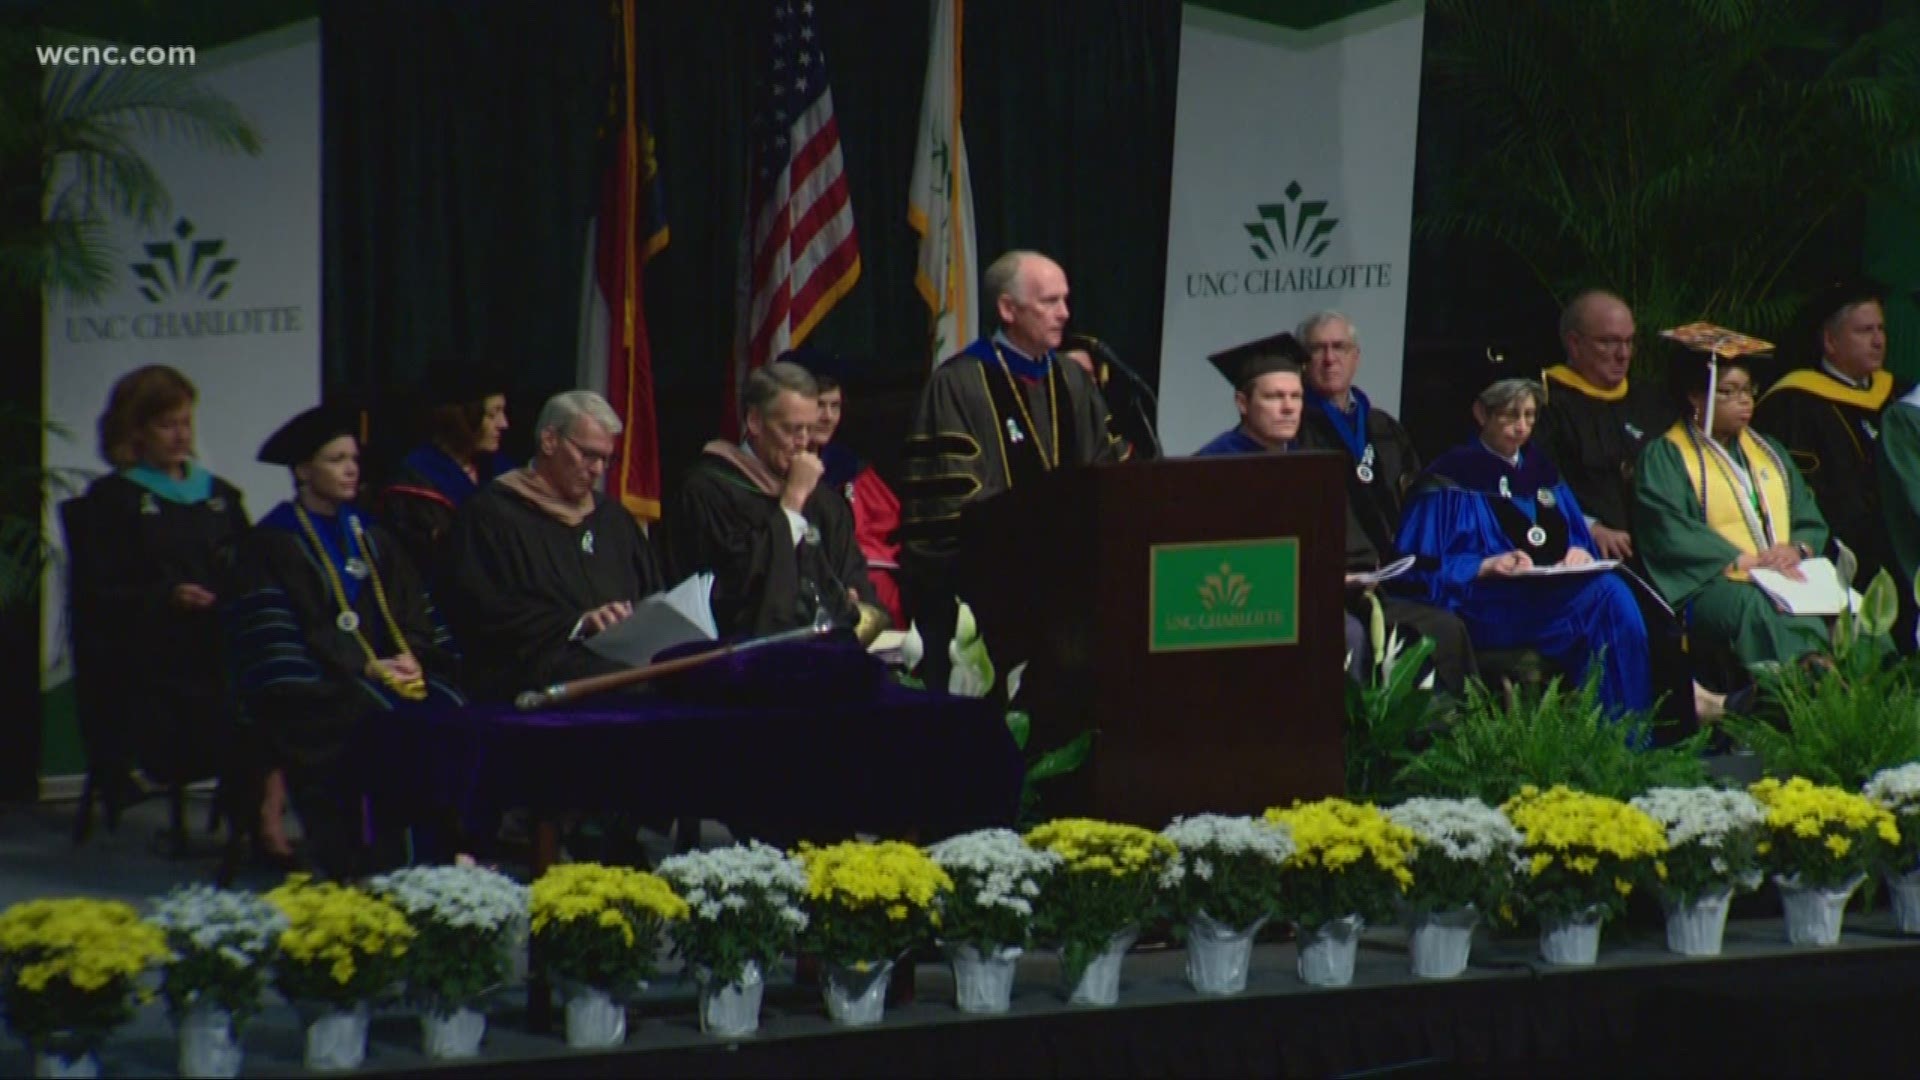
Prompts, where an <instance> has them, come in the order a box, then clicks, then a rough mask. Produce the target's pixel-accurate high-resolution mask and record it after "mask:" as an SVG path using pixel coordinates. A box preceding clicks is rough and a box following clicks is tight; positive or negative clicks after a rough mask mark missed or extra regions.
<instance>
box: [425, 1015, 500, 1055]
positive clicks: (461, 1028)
mask: <svg viewBox="0 0 1920 1080" xmlns="http://www.w3.org/2000/svg"><path fill="white" fill-rule="evenodd" d="M486 1034H487V1014H486V1013H483V1012H481V1011H479V1010H478V1009H455V1010H454V1011H453V1012H451V1013H448V1014H447V1015H445V1016H436V1015H434V1014H432V1013H422V1014H421V1016H420V1045H421V1048H422V1049H423V1050H424V1051H425V1052H426V1055H427V1056H428V1057H430V1058H435V1059H437V1060H441V1061H446V1060H451V1059H455V1058H470V1057H479V1056H480V1040H481V1039H483V1038H485V1037H486Z"/></svg>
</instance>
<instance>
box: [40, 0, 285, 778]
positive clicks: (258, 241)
mask: <svg viewBox="0 0 1920 1080" xmlns="http://www.w3.org/2000/svg"><path fill="white" fill-rule="evenodd" d="M135 43H136V44H151V42H145V41H142V42H135ZM196 60H197V63H196V64H195V65H194V69H193V74H194V77H195V78H196V79H197V80H198V81H200V82H201V84H202V85H204V86H205V87H206V88H207V89H209V90H211V91H213V92H214V93H217V94H220V95H222V96H223V97H225V98H227V99H228V100H229V101H232V102H233V103H234V104H235V105H237V106H238V107H239V108H240V110H241V111H242V112H243V113H245V114H246V116H247V118H248V119H249V120H250V121H251V122H252V123H253V125H254V127H255V129H256V130H258V131H259V132H260V135H261V139H262V142H263V143H264V149H263V150H262V152H261V154H260V156H258V157H251V158H250V157H246V156H244V155H237V154H222V153H218V152H215V151H211V150H206V149H203V148H200V147H198V146H196V145H194V144H192V143H189V142H185V141H177V140H152V141H147V142H143V143H141V144H139V145H140V146H141V149H142V153H143V156H145V158H146V160H147V161H148V162H149V163H151V164H152V166H153V168H154V170H155V171H156V172H157V173H158V174H159V176H160V178H161V180H162V181H163V182H164V183H165V184H166V186H167V190H168V192H169V193H170V194H171V195H172V196H173V211H172V214H171V216H170V217H169V218H168V219H167V220H165V221H164V222H162V223H160V224H159V225H158V226H156V227H154V228H152V229H145V228H141V227H139V226H137V225H135V224H134V223H132V222H122V223H120V224H119V225H118V226H117V227H116V232H115V236H114V242H115V246H116V247H117V249H118V254H119V259H120V263H121V265H120V271H121V274H120V278H119V281H118V284H117V286H116V288H115V289H114V291H113V292H112V293H110V294H109V295H108V297H107V298H106V299H105V300H103V301H102V302H100V303H98V304H72V303H68V302H66V301H58V302H54V303H51V304H50V305H49V306H48V309H47V317H46V352H45V356H46V395H47V400H46V415H47V417H48V418H49V419H51V420H54V421H56V422H58V423H59V424H61V425H62V426H63V427H64V428H65V430H66V432H67V435H66V437H64V438H62V437H50V438H49V439H48V440H47V443H46V451H45V452H46V463H47V465H48V466H50V467H52V468H57V469H71V470H76V472H78V473H84V474H86V476H93V475H98V474H99V473H101V472H103V471H104V470H105V469H106V465H105V464H104V463H103V462H102V461H101V460H100V456H99V453H98V451H97V449H96V439H95V432H96V427H95V423H96V420H97V418H98V417H99V415H100V411H101V408H102V406H103V405H104V404H105V402H106V398H107V392H108V390H109V389H110V388H111V387H112V386H113V383H114V381H115V380H116V379H118V378H119V377H120V376H121V375H123V374H125V373H126V372H128V371H130V370H132V369H133V368H136V367H139V366H141V365H144V364H155V363H158V364H168V365H171V366H173V367H175V368H178V369H179V370H180V371H181V372H183V373H184V374H185V375H186V376H187V378H189V379H191V380H193V383H194V385H195V386H196V387H198V389H199V391H200V405H199V410H198V415H197V435H198V442H199V451H200V458H201V460H202V461H203V462H204V463H205V464H206V466H207V468H208V469H210V470H212V471H213V472H214V473H215V474H216V475H218V476H222V477H225V478H226V479H228V480H230V481H232V482H233V483H234V484H236V485H238V486H239V487H240V489H241V491H242V492H243V493H244V494H245V496H246V503H247V512H248V514H249V516H251V517H253V518H256V519H257V518H258V517H259V516H260V515H261V514H263V513H265V512H266V511H267V510H268V509H269V508H271V507H272V505H273V504H274V503H275V502H278V501H279V500H281V499H283V498H286V497H287V494H288V492H289V491H290V490H291V488H290V486H289V481H288V479H287V473H286V470H285V469H281V468H278V467H275V466H267V465H260V464H256V463H255V462H254V454H255V452H256V451H257V450H258V449H259V447H260V444H261V443H262V442H263V441H264V440H265V438H266V436H267V435H268V434H270V433H271V432H272V431H273V430H274V428H276V427H278V426H279V424H280V423H281V422H282V421H284V420H285V419H286V418H287V417H289V416H292V415H293V414H294V413H296V412H298V411H300V410H301V409H305V408H307V407H309V406H311V405H313V404H314V402H315V401H317V400H318V398H319V392H320V31H319V23H318V21H317V20H312V19H309V20H306V21H304V22H300V23H295V24H293V25H290V26H285V27H282V28H280V29H277V30H273V31H269V32H266V33H263V34H258V35H255V36H253V37H249V38H245V39H243V40H240V41H235V42H233V43H231V44H224V45H220V46H218V47H210V48H201V49H199V50H198V55H197V57H196ZM57 511H58V508H57V506H52V505H50V506H49V507H48V525H47V528H48V535H49V536H51V537H54V538H55V539H56V540H58V539H59V537H60V530H59V521H58V517H57ZM62 566H64V559H62V560H57V561H56V563H55V569H54V570H53V571H52V572H51V573H50V574H49V575H48V582H47V588H46V590H45V592H44V596H45V608H44V611H43V617H42V632H41V633H42V637H41V657H42V661H41V663H42V668H43V670H42V678H41V686H42V689H43V691H44V693H45V696H44V699H43V701H44V709H43V712H44V719H45V723H46V725H47V727H46V738H45V740H44V741H43V744H42V745H43V750H42V754H41V775H42V777H43V778H44V777H48V776H62V775H71V774H75V773H80V772H83V771H84V760H83V759H82V757H81V755H80V751H79V742H78V737H77V733H76V729H75V728H74V725H73V715H72V694H71V692H70V688H69V682H70V678H71V672H70V671H69V665H68V648H67V635H66V626H65V603H66V591H65V590H66V586H65V582H64V580H62V573H61V567H62Z"/></svg>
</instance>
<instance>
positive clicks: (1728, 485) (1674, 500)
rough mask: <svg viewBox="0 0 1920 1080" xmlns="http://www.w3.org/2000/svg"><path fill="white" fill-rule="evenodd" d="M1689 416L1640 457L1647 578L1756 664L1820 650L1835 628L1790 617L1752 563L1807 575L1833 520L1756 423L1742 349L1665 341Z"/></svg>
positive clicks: (1693, 624) (1691, 620)
mask: <svg viewBox="0 0 1920 1080" xmlns="http://www.w3.org/2000/svg"><path fill="white" fill-rule="evenodd" d="M1668 348H1669V350H1670V351H1671V353H1672V354H1673V355H1672V368H1671V376H1672V380H1673V389H1674V396H1675V398H1676V399H1677V400H1678V402H1679V403H1680V405H1681V409H1682V415H1683V417H1684V419H1682V420H1680V421H1678V422H1677V423H1675V424H1674V425H1673V427H1672V428H1670V429H1668V430H1667V432H1666V433H1665V434H1664V435H1663V436H1662V437H1661V438H1659V439H1657V440H1655V441H1654V442H1653V443H1651V444H1649V445H1648V447H1647V450H1646V453H1645V454H1644V455H1643V456H1642V458H1641V460H1640V468H1639V473H1638V479H1637V481H1636V484H1635V489H1634V498H1635V502H1636V522H1637V524H1638V528H1637V530H1636V531H1635V534H1634V535H1635V536H1636V537H1637V538H1638V546H1639V549H1640V554H1641V557H1642V558H1643V559H1644V560H1645V562H1646V567H1647V576H1648V578H1649V579H1650V580H1651V581H1652V582H1653V585H1654V587H1655V588H1657V589H1659V590H1660V592H1661V595H1663V596H1665V597H1666V599H1667V602H1668V603H1670V604H1671V605H1673V608H1674V610H1675V611H1677V612H1680V613H1682V616H1683V619H1684V621H1685V623H1686V626H1687V631H1688V636H1689V638H1690V639H1692V640H1700V639H1704V640H1705V641H1706V642H1709V643H1713V644H1715V645H1720V646H1724V647H1726V648H1729V649H1731V651H1732V652H1733V654H1734V655H1735V657H1737V658H1738V660H1739V662H1740V663H1742V664H1744V665H1746V666H1747V667H1749V668H1751V667H1754V666H1757V665H1762V664H1777V663H1780V662H1783V661H1789V660H1796V659H1799V658H1801V657H1807V656H1813V655H1818V654H1820V653H1821V652H1822V651H1823V650H1824V649H1825V648H1826V646H1827V626H1826V623H1825V621H1824V620H1822V619H1821V618H1819V617H1817V616H1812V615H1789V614H1787V613H1786V612H1785V611H1782V610H1781V609H1780V608H1779V607H1778V606H1777V605H1775V603H1774V602H1773V600H1772V599H1771V598H1769V597H1768V596H1767V594H1766V593H1765V592H1763V591H1761V589H1760V588H1759V586H1757V585H1755V584H1754V583H1753V581H1752V578H1751V576H1750V575H1749V574H1748V571H1750V570H1753V569H1754V568H1756V567H1764V568H1766V569H1769V570H1776V571H1778V572H1780V573H1782V574H1785V575H1786V576H1787V577H1789V578H1797V577H1799V576H1801V574H1800V570H1799V566H1800V563H1801V561H1802V560H1804V559H1809V558H1812V557H1814V555H1815V554H1817V553H1818V552H1820V551H1821V550H1823V549H1824V548H1825V547H1826V546H1827V540H1828V533H1827V523H1826V519H1825V517H1824V516H1822V514H1821V508H1820V506H1819V504H1818V503H1817V502H1816V501H1815V499H1814V495H1813V490H1812V489H1811V488H1810V487H1809V486H1808V485H1807V481H1806V478H1805V477H1804V476H1802V475H1801V473H1800V468H1799V466H1797V465H1796V464H1794V460H1793V456H1792V455H1791V454H1790V453H1788V451H1787V448H1786V447H1785V446H1783V445H1782V444H1781V443H1779V442H1778V441H1776V440H1775V439H1773V438H1771V437H1770V436H1766V435H1762V434H1760V433H1759V432H1757V431H1755V430H1753V428H1752V427H1751V426H1750V425H1751V423H1752V420H1753V414H1754V385H1753V373H1752V370H1751V368H1750V366H1749V361H1747V360H1746V359H1744V358H1739V357H1719V356H1707V357H1705V358H1704V361H1705V362H1704V363H1702V362H1701V361H1702V357H1701V356H1700V355H1699V354H1698V353H1692V352H1688V351H1686V350H1685V349H1684V348H1683V347H1682V346H1679V345H1669V346H1668Z"/></svg>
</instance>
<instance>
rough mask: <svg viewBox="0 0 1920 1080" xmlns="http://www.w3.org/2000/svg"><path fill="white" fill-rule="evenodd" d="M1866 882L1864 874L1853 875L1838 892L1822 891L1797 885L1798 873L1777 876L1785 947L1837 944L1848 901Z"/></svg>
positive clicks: (1798, 883)
mask: <svg viewBox="0 0 1920 1080" xmlns="http://www.w3.org/2000/svg"><path fill="white" fill-rule="evenodd" d="M1865 880H1867V876H1866V875H1865V874H1855V875H1854V876H1853V877H1852V878H1851V879H1850V880H1849V881H1848V882H1847V883H1846V884H1845V885H1842V886H1840V887H1839V888H1837V889H1822V888H1815V887H1810V886H1805V885H1802V884H1800V878H1799V875H1797V874H1796V875H1795V876H1793V877H1790V878H1786V877H1779V876H1777V875H1776V876H1775V877H1774V879H1773V882H1774V884H1776V885H1778V886H1779V887H1780V906H1781V907H1782V908H1783V909H1785V911H1786V916H1787V942H1788V944H1791V945H1834V944H1838V943H1839V941H1840V926H1841V924H1842V922H1843V921H1844V920H1845V918H1846V914H1847V901H1848V900H1851V899H1853V892H1854V890H1855V889H1858V888H1859V887H1860V883H1861V882H1863V881H1865Z"/></svg>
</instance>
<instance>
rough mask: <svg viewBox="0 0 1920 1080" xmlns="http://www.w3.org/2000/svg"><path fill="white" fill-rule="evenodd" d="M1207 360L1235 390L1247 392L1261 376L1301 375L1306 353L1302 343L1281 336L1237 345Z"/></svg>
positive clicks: (1289, 337) (1291, 337)
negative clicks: (1249, 386)
mask: <svg viewBox="0 0 1920 1080" xmlns="http://www.w3.org/2000/svg"><path fill="white" fill-rule="evenodd" d="M1207 360H1208V361H1209V362H1210V363H1212V364H1213V366H1214V367H1215V368H1217V369H1219V371H1220V374H1221V375H1223V376H1225V377H1226V380H1227V381H1228V382H1230V383H1232V384H1233V388H1234V389H1235V390H1244V389H1246V386H1247V384H1248V383H1250V382H1252V381H1253V380H1255V379H1257V378H1259V377H1260V376H1262V375H1270V374H1272V373H1273V372H1276V371H1294V372H1297V371H1299V370H1300V369H1301V368H1303V367H1305V366H1306V364H1307V351H1306V350H1305V349H1302V348H1301V347H1300V342H1299V341H1297V340H1295V338H1294V336H1293V335H1292V334H1287V333H1280V334H1275V335H1273V336H1272V337H1264V338H1261V339H1260V340H1258V341H1249V342H1247V343H1246V344H1244V345H1235V346H1234V347H1233V348H1231V349H1227V350H1225V351H1223V352H1217V353H1214V354H1213V355H1212V356H1209V357H1207Z"/></svg>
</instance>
